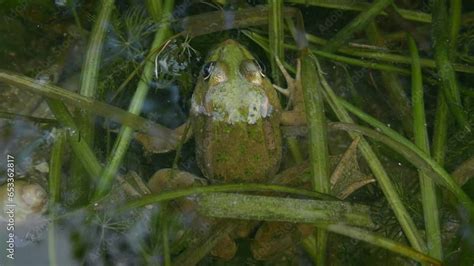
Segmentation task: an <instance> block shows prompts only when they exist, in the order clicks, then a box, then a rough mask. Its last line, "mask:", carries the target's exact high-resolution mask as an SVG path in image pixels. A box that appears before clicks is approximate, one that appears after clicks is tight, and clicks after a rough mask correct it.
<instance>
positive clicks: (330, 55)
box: [243, 31, 410, 75]
mask: <svg viewBox="0 0 474 266" xmlns="http://www.w3.org/2000/svg"><path fill="white" fill-rule="evenodd" d="M243 32H244V34H245V35H246V36H247V37H249V38H250V39H252V40H253V41H255V43H257V44H258V45H260V46H261V47H262V48H263V49H265V50H266V51H267V50H268V49H269V48H268V42H267V41H266V40H265V38H264V37H262V36H261V35H259V34H257V33H255V32H251V31H243ZM284 46H285V48H289V49H292V50H298V49H297V48H296V46H295V45H291V44H285V45H284ZM310 50H311V52H312V53H313V54H314V55H316V56H319V57H324V58H327V59H329V60H333V61H337V62H341V63H346V64H348V65H354V66H360V67H365V68H370V69H377V70H381V71H388V72H394V73H399V74H403V75H410V71H409V70H408V69H405V68H400V67H396V66H393V65H387V64H381V63H376V62H370V61H365V60H361V59H357V58H352V57H347V56H342V55H337V54H334V53H327V52H324V51H322V50H318V49H316V48H313V49H310ZM285 67H287V68H288V69H291V67H288V66H286V65H285Z"/></svg>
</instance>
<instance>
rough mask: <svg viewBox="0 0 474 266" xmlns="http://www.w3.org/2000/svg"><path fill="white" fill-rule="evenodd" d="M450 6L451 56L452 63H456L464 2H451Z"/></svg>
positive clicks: (453, 0) (460, 0)
mask: <svg viewBox="0 0 474 266" xmlns="http://www.w3.org/2000/svg"><path fill="white" fill-rule="evenodd" d="M449 5H450V8H449V46H450V49H449V54H450V57H451V61H454V59H455V58H456V44H457V38H458V35H459V31H460V29H461V13H462V0H451V1H449Z"/></svg>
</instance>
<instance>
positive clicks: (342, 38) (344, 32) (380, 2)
mask: <svg viewBox="0 0 474 266" xmlns="http://www.w3.org/2000/svg"><path fill="white" fill-rule="evenodd" d="M391 3H392V0H376V1H374V2H373V3H372V4H371V5H370V6H369V7H368V8H367V10H365V11H363V12H361V13H360V14H359V15H358V16H357V17H356V18H354V19H353V20H352V21H351V22H350V23H349V24H347V25H346V26H345V27H344V28H342V29H341V30H339V31H338V32H337V34H336V36H334V37H333V38H332V39H331V40H329V42H328V43H327V44H326V45H325V46H324V48H323V51H325V52H335V51H337V50H338V49H339V48H341V46H343V45H344V44H346V42H347V41H348V40H349V39H350V38H351V37H352V35H353V34H354V33H355V32H358V31H361V30H363V29H364V28H365V27H366V26H367V25H368V23H369V22H371V21H372V19H373V18H375V17H376V16H377V15H378V14H380V13H381V12H382V11H383V9H384V8H386V7H387V6H388V5H390V4H391Z"/></svg>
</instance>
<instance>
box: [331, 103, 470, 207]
mask: <svg viewBox="0 0 474 266" xmlns="http://www.w3.org/2000/svg"><path fill="white" fill-rule="evenodd" d="M335 100H336V101H338V103H339V104H341V105H342V106H344V108H346V109H347V110H348V111H349V112H351V113H353V114H354V115H356V116H357V117H359V118H360V119H361V120H363V121H364V122H366V123H368V124H369V125H371V126H372V127H374V128H377V130H379V131H380V132H381V133H382V134H385V135H386V136H387V138H388V141H384V143H385V144H387V145H388V146H390V147H391V148H392V149H395V150H397V151H399V152H400V153H401V154H402V155H404V156H408V157H407V158H408V161H411V162H413V160H419V162H418V163H419V164H418V165H417V167H418V168H419V169H422V170H425V171H427V172H428V171H429V173H430V175H429V176H430V177H432V178H436V181H438V182H439V183H440V184H441V185H442V186H444V187H445V188H446V189H447V190H449V191H451V192H452V193H453V195H454V196H456V198H457V199H458V200H459V202H460V203H461V204H462V205H463V206H464V207H465V208H466V209H467V210H468V211H469V213H470V214H471V215H474V203H473V202H472V200H471V198H470V197H469V196H468V195H467V194H466V193H465V192H464V191H463V190H462V189H461V187H459V185H458V184H457V183H456V181H454V179H453V178H452V177H451V176H450V175H449V174H448V173H447V172H446V170H445V169H444V168H443V167H442V166H440V165H439V164H438V163H436V162H435V161H434V160H433V159H432V158H431V157H429V156H427V155H426V154H425V153H424V152H423V151H422V150H420V149H419V148H418V147H416V146H415V145H414V144H413V143H412V142H410V141H409V140H407V139H406V138H404V137H403V136H401V135H400V134H398V133H397V132H396V131H395V130H393V129H391V128H389V127H387V126H386V125H385V124H383V123H381V122H380V121H378V120H377V119H375V118H373V117H371V116H370V115H368V114H366V113H364V112H362V111H361V110H360V109H358V108H357V107H355V106H353V105H351V104H350V103H348V102H346V101H344V100H343V99H341V98H335ZM360 129H363V127H360ZM362 131H363V132H362ZM357 132H359V133H362V134H364V135H367V134H368V133H367V132H368V131H366V130H357ZM373 132H376V133H377V131H373ZM373 132H370V134H371V136H370V137H371V138H374V137H376V138H378V139H380V137H379V136H378V135H376V134H375V135H374V134H372V133H373ZM382 136H383V135H382ZM397 146H398V147H397ZM402 147H403V148H402ZM413 155H416V156H413Z"/></svg>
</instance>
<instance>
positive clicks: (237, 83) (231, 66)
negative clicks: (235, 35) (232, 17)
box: [191, 40, 279, 124]
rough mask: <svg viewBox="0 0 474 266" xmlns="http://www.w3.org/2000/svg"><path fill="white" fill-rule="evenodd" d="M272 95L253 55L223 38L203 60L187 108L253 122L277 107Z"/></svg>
mask: <svg viewBox="0 0 474 266" xmlns="http://www.w3.org/2000/svg"><path fill="white" fill-rule="evenodd" d="M275 97H276V94H275V93H274V91H273V88H272V85H271V83H270V81H269V80H268V79H267V78H266V77H265V75H264V73H263V71H262V68H261V67H260V65H259V64H258V62H257V60H256V59H255V57H254V56H253V55H252V54H251V53H250V52H249V51H248V50H247V49H246V48H245V47H244V46H242V45H240V44H239V43H238V42H236V41H234V40H227V41H224V42H223V43H221V44H219V45H218V46H217V47H216V48H215V49H214V50H213V51H212V52H211V53H210V54H209V56H208V58H207V60H206V62H205V64H204V66H203V68H202V71H201V73H200V77H199V80H198V84H197V86H196V90H195V92H194V94H193V97H192V107H191V112H192V114H194V115H206V116H209V117H212V119H213V120H215V121H223V122H225V123H228V124H236V123H247V124H255V123H256V122H257V121H258V120H259V119H263V118H267V117H269V116H271V115H272V113H273V112H274V111H275V109H276V108H279V106H275V105H278V100H276V98H275ZM270 98H272V99H270Z"/></svg>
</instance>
